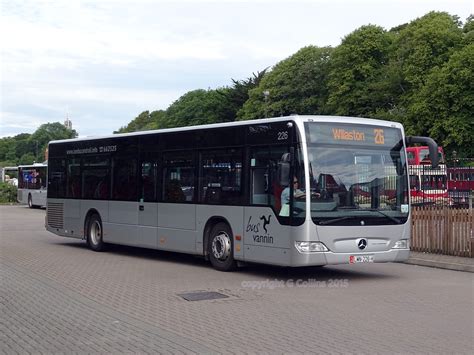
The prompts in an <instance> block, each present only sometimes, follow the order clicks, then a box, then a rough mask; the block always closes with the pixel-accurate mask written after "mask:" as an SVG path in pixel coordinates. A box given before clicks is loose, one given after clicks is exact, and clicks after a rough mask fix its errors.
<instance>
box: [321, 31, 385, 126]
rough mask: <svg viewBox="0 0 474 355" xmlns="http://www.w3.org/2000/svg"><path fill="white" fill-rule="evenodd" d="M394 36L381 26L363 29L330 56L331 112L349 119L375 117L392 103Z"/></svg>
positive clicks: (355, 32)
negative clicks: (389, 84) (390, 68)
mask: <svg viewBox="0 0 474 355" xmlns="http://www.w3.org/2000/svg"><path fill="white" fill-rule="evenodd" d="M390 44H391V36H390V35H389V34H388V33H387V32H386V31H385V30H384V29H383V28H381V27H378V26H372V25H370V26H363V27H361V28H360V29H358V30H356V31H354V32H352V33H351V34H349V35H348V36H347V37H345V38H344V39H343V41H342V43H341V45H340V46H338V47H337V48H336V49H335V50H334V53H333V55H332V57H331V66H330V72H329V82H328V88H329V92H330V94H329V98H328V102H327V106H328V110H329V112H330V113H331V114H336V115H346V116H366V117H370V116H375V112H376V111H377V109H379V110H380V109H388V108H389V105H390V104H391V100H390V97H387V93H388V92H389V91H387V90H386V87H387V83H386V82H385V80H384V79H385V76H386V73H385V68H386V66H387V64H388V56H389V47H390Z"/></svg>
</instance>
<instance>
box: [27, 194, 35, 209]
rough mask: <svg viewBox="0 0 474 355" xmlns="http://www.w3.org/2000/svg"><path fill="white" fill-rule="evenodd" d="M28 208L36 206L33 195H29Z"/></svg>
mask: <svg viewBox="0 0 474 355" xmlns="http://www.w3.org/2000/svg"><path fill="white" fill-rule="evenodd" d="M28 207H29V208H35V206H34V205H33V199H32V198H31V194H29V195H28Z"/></svg>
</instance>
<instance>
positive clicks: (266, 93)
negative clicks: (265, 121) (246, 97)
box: [263, 90, 270, 118]
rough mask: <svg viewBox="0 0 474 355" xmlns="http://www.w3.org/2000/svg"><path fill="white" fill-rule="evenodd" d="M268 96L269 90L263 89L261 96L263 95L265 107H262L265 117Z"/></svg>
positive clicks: (266, 114)
mask: <svg viewBox="0 0 474 355" xmlns="http://www.w3.org/2000/svg"><path fill="white" fill-rule="evenodd" d="M268 96H270V91H269V90H265V91H263V97H264V100H265V107H264V111H265V118H267V116H268Z"/></svg>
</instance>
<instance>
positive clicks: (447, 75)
mask: <svg viewBox="0 0 474 355" xmlns="http://www.w3.org/2000/svg"><path fill="white" fill-rule="evenodd" d="M473 78H474V44H471V45H468V46H466V47H464V48H463V49H462V50H460V51H458V52H456V53H454V54H453V55H452V56H451V58H450V59H449V61H448V62H447V63H446V64H445V65H443V66H442V67H441V68H435V69H434V70H433V71H432V72H431V74H430V75H429V76H427V78H426V85H424V86H423V88H422V89H421V90H420V91H419V92H418V93H415V94H414V95H413V105H412V106H411V116H412V117H416V121H415V122H416V125H417V126H416V130H417V131H419V132H421V133H423V134H428V135H430V136H431V137H433V138H434V139H436V140H437V141H438V143H439V144H442V145H443V146H444V147H445V149H446V150H447V151H452V150H457V151H458V152H459V155H460V156H461V157H473V156H474V118H473V113H474V80H473Z"/></svg>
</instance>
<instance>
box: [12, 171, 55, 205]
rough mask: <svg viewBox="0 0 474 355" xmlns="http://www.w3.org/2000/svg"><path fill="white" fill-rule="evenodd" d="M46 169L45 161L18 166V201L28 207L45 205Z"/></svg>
mask: <svg viewBox="0 0 474 355" xmlns="http://www.w3.org/2000/svg"><path fill="white" fill-rule="evenodd" d="M47 171H48V165H47V164H45V163H35V164H32V165H20V166H18V192H17V200H18V202H19V203H22V204H25V205H26V204H28V207H30V208H35V207H45V206H46V195H47V183H46V177H47Z"/></svg>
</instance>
